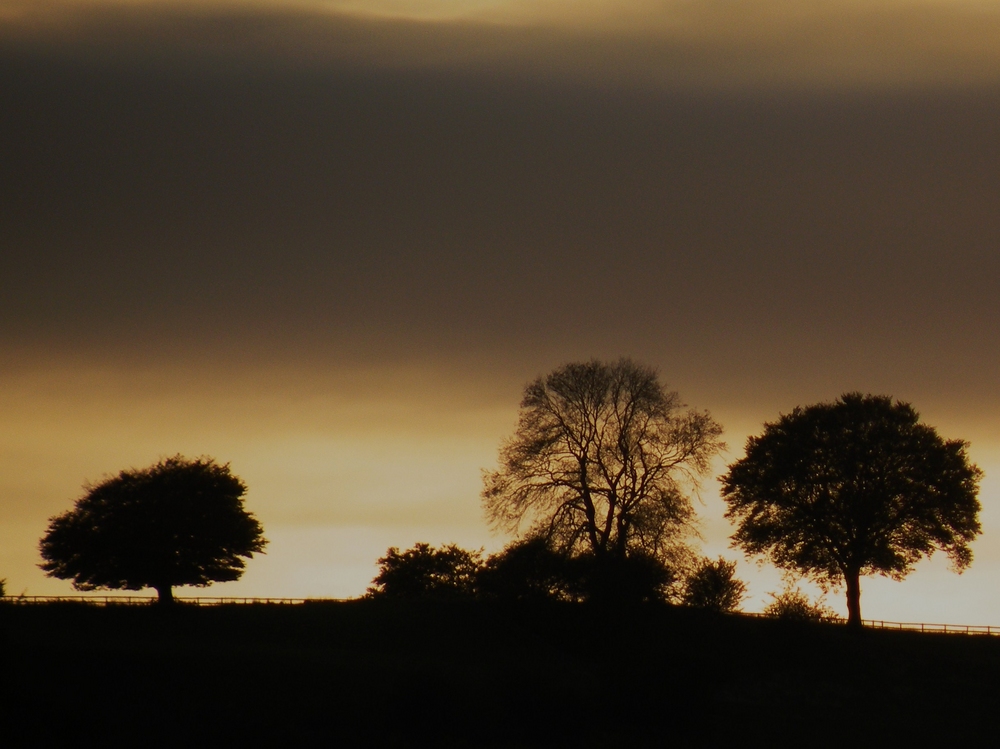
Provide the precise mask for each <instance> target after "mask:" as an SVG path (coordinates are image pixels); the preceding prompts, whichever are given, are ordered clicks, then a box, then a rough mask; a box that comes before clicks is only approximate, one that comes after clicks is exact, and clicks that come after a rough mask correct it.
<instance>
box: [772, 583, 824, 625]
mask: <svg viewBox="0 0 1000 749" xmlns="http://www.w3.org/2000/svg"><path fill="white" fill-rule="evenodd" d="M768 595H769V596H771V598H772V599H774V600H772V601H771V603H769V604H768V605H767V606H765V607H764V615H765V616H773V617H776V618H778V619H786V620H791V621H803V622H819V621H823V620H824V619H836V618H839V617H837V614H836V613H835V612H834V611H833V609H831V608H829V607H828V606H827V605H826V603H825V602H824V600H823V598H822V597H821V598H819V599H818V600H816V601H813V600H812V599H810V598H809V596H807V595H806V594H805V593H803V592H802V591H801V590H800V589H799V588H797V587H796V588H791V587H788V588H785V590H784V591H782V593H781V594H780V595H778V594H775V593H769V594H768Z"/></svg>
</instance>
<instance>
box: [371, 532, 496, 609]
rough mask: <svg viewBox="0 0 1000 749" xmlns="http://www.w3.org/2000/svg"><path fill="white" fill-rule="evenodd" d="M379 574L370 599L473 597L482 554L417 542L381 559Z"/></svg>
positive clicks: (395, 549) (373, 581) (391, 552)
mask: <svg viewBox="0 0 1000 749" xmlns="http://www.w3.org/2000/svg"><path fill="white" fill-rule="evenodd" d="M378 565H379V573H378V575H376V577H375V579H374V580H372V584H371V587H369V588H368V595H369V596H370V597H382V598H409V599H413V598H439V599H442V598H471V597H473V596H474V595H475V594H476V578H477V576H478V574H479V572H480V570H481V568H482V565H483V561H482V555H481V553H480V552H478V551H466V550H465V549H462V548H459V547H458V546H456V545H455V544H450V545H448V546H442V547H441V548H434V547H433V546H431V545H429V544H425V543H418V544H416V545H415V546H414V547H413V548H412V549H407V550H406V551H400V550H399V549H398V548H396V547H395V546H393V547H392V548H390V549H389V550H388V551H387V552H386V555H385V556H384V557H382V558H381V559H379V560H378Z"/></svg>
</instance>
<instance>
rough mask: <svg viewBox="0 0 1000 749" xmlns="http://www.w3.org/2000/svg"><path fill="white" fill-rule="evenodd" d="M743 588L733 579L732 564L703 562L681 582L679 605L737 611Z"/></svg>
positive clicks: (743, 594) (707, 560) (744, 586)
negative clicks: (682, 589)
mask: <svg viewBox="0 0 1000 749" xmlns="http://www.w3.org/2000/svg"><path fill="white" fill-rule="evenodd" d="M746 592H747V586H746V584H745V583H744V582H743V581H742V580H740V579H738V578H737V577H736V562H730V561H728V560H727V559H725V558H723V557H719V558H718V559H717V560H714V561H713V560H711V559H707V558H706V559H703V560H702V561H701V564H699V565H698V567H697V568H696V569H695V570H694V571H693V572H691V574H689V575H688V577H687V580H685V581H684V591H683V593H682V594H681V603H683V604H685V605H686V606H695V607H697V608H701V609H708V610H710V611H719V612H723V611H738V610H739V608H740V604H741V603H742V602H743V599H744V598H745V597H746Z"/></svg>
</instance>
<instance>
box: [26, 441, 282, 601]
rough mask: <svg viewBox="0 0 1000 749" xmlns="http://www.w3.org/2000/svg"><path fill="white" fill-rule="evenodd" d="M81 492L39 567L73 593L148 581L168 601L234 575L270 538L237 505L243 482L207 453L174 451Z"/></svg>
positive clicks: (52, 526)
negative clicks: (178, 589) (195, 455)
mask: <svg viewBox="0 0 1000 749" xmlns="http://www.w3.org/2000/svg"><path fill="white" fill-rule="evenodd" d="M84 488H85V489H86V494H85V495H84V496H83V497H82V498H80V499H78V500H77V502H76V506H75V507H74V508H73V509H72V510H69V511H67V512H65V513H63V514H62V515H58V516H56V517H54V518H52V519H51V520H50V521H49V527H48V532H47V533H46V534H45V536H44V537H43V538H42V540H41V544H40V550H41V554H42V558H43V559H44V560H45V562H44V563H43V564H41V565H40V566H41V568H42V569H43V570H45V572H46V573H47V574H48V575H49V576H50V577H58V578H60V579H64V580H73V586H74V587H75V588H77V589H78V590H94V589H96V588H112V589H125V590H140V589H142V588H147V587H151V588H154V589H155V590H156V592H157V594H158V598H159V601H160V602H161V603H170V602H172V601H173V588H174V587H175V586H178V585H196V586H204V585H209V584H211V583H212V582H223V581H228V580H237V579H239V577H240V576H241V575H242V574H243V569H244V561H243V558H244V557H247V558H248V557H251V556H253V554H254V552H262V551H263V550H264V546H265V544H266V543H267V540H266V539H264V538H263V536H262V532H263V529H262V528H261V525H260V523H259V522H257V520H256V518H254V516H253V515H252V514H250V513H248V512H247V511H246V510H244V509H243V495H244V493H245V492H246V485H245V484H244V483H243V482H242V481H240V479H238V478H237V477H236V476H234V475H233V474H232V473H230V470H229V465H228V464H226V465H218V464H217V463H215V461H214V460H212V459H211V458H199V459H197V460H187V459H185V458H183V457H181V456H180V455H177V456H174V457H172V458H167V459H165V460H162V461H160V462H159V463H157V464H156V465H153V466H150V467H149V468H145V469H142V470H135V469H130V470H125V471H122V472H121V473H119V474H118V475H117V476H114V477H113V478H109V479H107V480H105V481H102V482H101V483H99V484H95V485H88V486H85V487H84Z"/></svg>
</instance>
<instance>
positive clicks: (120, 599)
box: [0, 596, 346, 606]
mask: <svg viewBox="0 0 1000 749" xmlns="http://www.w3.org/2000/svg"><path fill="white" fill-rule="evenodd" d="M156 600H157V598H156V596H7V597H5V598H0V601H3V602H4V603H13V604H17V605H30V604H37V603H88V604H90V605H92V606H139V605H148V604H153V603H156ZM338 600H346V599H338V598H229V597H227V598H222V597H215V596H187V597H180V596H175V597H174V602H175V603H183V604H188V605H193V606H222V605H226V604H290V605H295V604H302V603H306V602H310V601H338Z"/></svg>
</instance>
